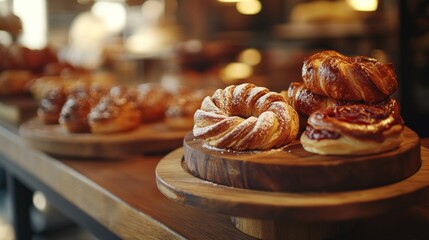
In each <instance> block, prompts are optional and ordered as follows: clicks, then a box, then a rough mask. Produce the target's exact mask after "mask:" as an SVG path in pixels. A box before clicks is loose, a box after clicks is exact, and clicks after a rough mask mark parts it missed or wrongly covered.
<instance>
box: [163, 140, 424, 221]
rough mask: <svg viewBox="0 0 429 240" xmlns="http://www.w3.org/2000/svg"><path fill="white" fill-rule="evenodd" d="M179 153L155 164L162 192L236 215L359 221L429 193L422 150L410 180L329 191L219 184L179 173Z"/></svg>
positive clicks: (185, 202) (192, 203) (184, 171)
mask: <svg viewBox="0 0 429 240" xmlns="http://www.w3.org/2000/svg"><path fill="white" fill-rule="evenodd" d="M183 154H184V150H183V148H180V149H178V150H175V151H174V152H172V153H170V154H168V155H167V156H166V157H165V158H163V159H162V160H161V161H160V163H159V164H158V166H157V168H156V173H157V184H158V187H159V189H160V190H161V192H162V193H164V194H165V195H166V196H167V197H169V198H171V199H172V200H175V201H177V202H180V203H183V204H187V205H191V206H195V207H200V208H204V209H210V210H212V211H214V212H219V213H223V214H228V215H231V216H238V217H250V218H265V219H267V218H268V219H285V220H293V221H340V220H350V219H359V218H365V217H371V216H375V215H378V214H382V213H386V212H388V211H392V210H395V209H398V208H403V207H407V206H411V205H413V204H416V203H417V202H418V201H419V197H420V196H421V194H422V193H423V192H425V191H428V189H429V151H428V150H427V149H422V153H421V154H422V167H421V168H420V169H419V170H418V171H417V172H416V173H415V174H414V175H412V176H410V177H409V178H406V179H404V180H402V181H399V182H396V183H392V184H389V185H384V186H380V187H374V188H368V189H363V190H354V191H344V192H333V193H290V192H273V191H257V190H249V189H243V188H234V187H228V186H223V185H218V184H215V183H212V182H208V181H205V180H202V179H199V178H196V177H194V176H193V175H191V174H189V173H188V172H187V171H186V170H184V168H183V167H184V166H183V164H184V163H183ZM374 171H376V169H374ZM333 213H335V214H333Z"/></svg>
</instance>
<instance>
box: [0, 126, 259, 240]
mask: <svg viewBox="0 0 429 240" xmlns="http://www.w3.org/2000/svg"><path fill="white" fill-rule="evenodd" d="M0 152H1V153H2V154H3V155H4V156H5V157H7V158H8V159H10V161H13V163H14V164H16V165H17V166H19V167H21V168H23V169H24V170H25V171H27V172H28V173H29V174H32V175H34V177H36V178H38V179H40V180H41V181H42V182H44V183H45V184H46V185H47V186H49V187H51V188H52V189H53V190H54V191H56V192H57V193H59V194H60V195H62V196H63V197H64V198H65V199H67V200H68V201H70V202H71V203H72V204H74V205H76V206H77V207H79V208H80V209H82V211H84V212H86V213H87V214H88V215H89V216H91V217H93V218H94V219H96V220H97V221H99V222H100V223H101V224H103V225H104V226H106V227H107V228H108V229H110V230H111V231H112V232H114V233H115V234H117V235H118V236H120V237H121V238H123V239H182V238H186V239H215V238H218V237H220V238H223V239H228V238H233V239H251V238H250V237H249V236H247V235H245V234H243V233H241V232H240V231H238V230H237V229H235V227H234V226H233V225H232V223H231V221H230V219H229V217H228V216H223V215H219V214H211V213H208V212H205V211H203V210H200V209H195V208H190V207H187V206H182V205H179V204H175V203H174V202H172V201H170V200H168V199H167V198H165V197H164V196H163V195H162V194H161V193H160V192H159V191H158V189H157V188H156V185H155V176H154V174H155V166H156V164H157V163H158V161H159V159H160V158H162V156H158V155H148V156H141V155H134V156H129V157H125V158H121V159H110V160H109V159H103V158H88V159H82V158H70V157H69V158H63V159H61V160H57V159H55V158H52V157H50V156H48V155H46V154H44V153H41V152H40V151H37V150H34V149H32V148H31V147H29V146H28V145H27V144H26V143H25V142H24V141H23V139H21V138H20V137H19V136H18V135H16V133H13V132H11V131H9V130H7V129H5V128H3V127H0Z"/></svg>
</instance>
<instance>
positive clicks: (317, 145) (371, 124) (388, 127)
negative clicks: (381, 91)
mask: <svg viewBox="0 0 429 240" xmlns="http://www.w3.org/2000/svg"><path fill="white" fill-rule="evenodd" d="M399 111H400V110H399V104H398V103H397V102H396V101H395V100H394V99H390V98H389V99H386V100H385V101H383V102H382V103H379V104H376V105H366V104H355V105H345V106H335V107H329V108H323V109H320V110H318V111H316V112H314V113H312V114H311V115H310V117H309V118H308V124H307V128H306V131H305V132H304V133H303V134H302V135H301V144H302V146H303V147H304V149H305V150H307V151H309V152H312V153H317V154H323V155H366V154H375V153H380V152H385V151H389V150H391V149H394V148H397V147H398V146H399V144H400V143H401V142H402V132H403V129H404V122H403V120H402V118H401V116H400V113H399Z"/></svg>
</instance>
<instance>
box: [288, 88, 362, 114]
mask: <svg viewBox="0 0 429 240" xmlns="http://www.w3.org/2000/svg"><path fill="white" fill-rule="evenodd" d="M286 99H287V102H288V103H289V105H291V106H292V107H293V108H294V109H295V110H296V111H297V112H298V113H299V114H300V115H302V116H304V117H308V116H310V114H312V113H313V112H315V111H317V110H319V109H322V108H326V107H333V106H341V105H348V104H356V103H363V102H350V101H341V100H335V99H332V98H329V97H325V96H322V95H318V94H315V93H313V92H311V91H310V90H309V89H308V88H306V87H305V85H304V84H303V83H299V82H292V83H291V84H290V86H289V89H288V90H287V93H286Z"/></svg>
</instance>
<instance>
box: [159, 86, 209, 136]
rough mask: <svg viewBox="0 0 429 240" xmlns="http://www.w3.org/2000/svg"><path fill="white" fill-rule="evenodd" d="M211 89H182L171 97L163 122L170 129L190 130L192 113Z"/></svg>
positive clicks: (192, 118) (192, 120) (192, 122)
mask: <svg viewBox="0 0 429 240" xmlns="http://www.w3.org/2000/svg"><path fill="white" fill-rule="evenodd" d="M209 94H210V95H211V94H213V91H211V90H196V91H190V92H187V91H184V92H182V93H178V94H176V95H174V96H173V97H172V99H171V100H170V102H169V105H168V107H167V109H166V112H165V123H166V124H167V126H168V127H169V128H171V129H177V130H192V128H193V127H194V114H195V112H196V111H197V110H198V109H199V108H200V107H201V102H202V101H203V99H204V98H205V97H206V96H208V95H209Z"/></svg>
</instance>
